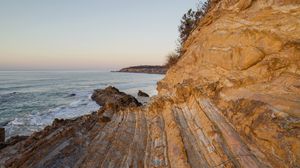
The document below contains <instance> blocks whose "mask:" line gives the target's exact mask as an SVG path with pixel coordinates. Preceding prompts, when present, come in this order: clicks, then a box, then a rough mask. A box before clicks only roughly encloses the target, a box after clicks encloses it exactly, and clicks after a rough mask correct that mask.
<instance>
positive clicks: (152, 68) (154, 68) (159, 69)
mask: <svg viewBox="0 0 300 168" xmlns="http://www.w3.org/2000/svg"><path fill="white" fill-rule="evenodd" d="M111 72H127V73H147V74H166V72H167V68H166V67H165V66H160V65H140V66H131V67H126V68H122V69H120V70H118V71H111Z"/></svg>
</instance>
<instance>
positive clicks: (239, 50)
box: [0, 0, 300, 168]
mask: <svg viewBox="0 0 300 168" xmlns="http://www.w3.org/2000/svg"><path fill="white" fill-rule="evenodd" d="M299 42H300V2H299V1H297V0H221V1H219V0H218V1H213V7H212V8H211V9H210V11H209V12H208V14H207V15H206V16H205V17H204V18H203V19H202V21H201V22H200V23H199V25H198V28H197V29H195V30H194V31H193V32H192V34H191V36H190V37H189V38H188V40H187V42H186V43H185V45H184V51H185V52H184V53H185V54H184V55H183V56H182V57H181V59H180V60H179V62H178V63H177V64H176V65H175V66H173V67H172V68H171V69H169V70H168V72H167V74H166V77H165V78H164V79H163V80H162V81H160V82H159V84H158V91H159V94H158V95H157V96H156V97H154V98H152V99H151V101H150V102H149V103H148V105H146V106H140V105H138V106H135V105H133V106H126V107H118V108H115V102H114V101H112V103H109V105H106V104H105V105H104V108H101V109H100V110H99V111H98V112H95V113H93V114H90V115H86V116H83V117H80V118H77V119H74V120H55V121H54V123H53V124H52V126H48V127H46V128H45V129H44V130H43V131H41V132H37V133H34V134H33V135H32V136H30V137H29V138H27V139H26V140H24V141H21V142H18V143H17V144H14V145H11V146H7V147H5V148H3V149H2V150H1V151H0V165H1V166H0V167H30V168H35V167H43V168H48V167H49V168H50V167H51V168H52V167H53V168H54V167H55V168H57V167H83V168H94V167H103V168H119V167H124V168H129V167H134V168H140V167H149V168H150V167H158V168H164V167H175V168H199V167H204V168H213V167H214V168H216V167H218V168H219V167H220V168H221V167H226V168H227V167H228V168H231V167H232V168H235V167H243V168H269V167H270V168H271V167H273V168H296V167H299V166H300V111H299V110H300V68H299V67H300V43H299ZM113 90H114V89H113ZM104 114H105V115H106V116H104Z"/></svg>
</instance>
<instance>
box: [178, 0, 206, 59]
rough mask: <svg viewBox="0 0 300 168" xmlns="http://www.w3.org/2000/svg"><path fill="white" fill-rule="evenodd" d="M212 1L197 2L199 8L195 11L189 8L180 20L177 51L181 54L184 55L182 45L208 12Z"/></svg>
mask: <svg viewBox="0 0 300 168" xmlns="http://www.w3.org/2000/svg"><path fill="white" fill-rule="evenodd" d="M210 4H211V1H210V0H208V1H206V2H204V3H202V2H201V1H199V2H198V4H197V9H196V10H195V11H194V10H193V9H189V10H188V11H187V13H185V14H184V15H183V16H182V18H181V21H180V25H179V27H178V31H179V39H178V43H177V49H176V52H177V53H178V54H179V55H182V54H183V53H182V46H183V44H184V43H185V41H186V40H187V39H188V37H189V35H190V34H191V32H192V31H193V30H194V29H195V28H196V27H197V25H198V23H199V21H200V20H201V19H202V17H203V16H204V15H205V14H206V13H207V11H208V9H209V8H210Z"/></svg>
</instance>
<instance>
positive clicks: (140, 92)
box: [138, 90, 149, 97]
mask: <svg viewBox="0 0 300 168" xmlns="http://www.w3.org/2000/svg"><path fill="white" fill-rule="evenodd" d="M138 96H140V97H149V95H148V94H147V93H145V92H143V91H141V90H139V92H138Z"/></svg>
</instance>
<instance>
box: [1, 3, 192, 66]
mask: <svg viewBox="0 0 300 168" xmlns="http://www.w3.org/2000/svg"><path fill="white" fill-rule="evenodd" d="M196 3H197V0H118V1H117V0H0V70H16V69H18V70H20V69H114V68H120V67H124V66H130V65H140V64H162V63H164V61H165V56H166V55H167V54H168V53H169V52H171V51H173V50H174V49H175V41H176V39H177V37H178V31H177V27H178V25H179V23H180V18H181V16H182V15H183V14H184V13H185V12H186V11H187V10H188V9H189V8H195V6H196Z"/></svg>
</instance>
